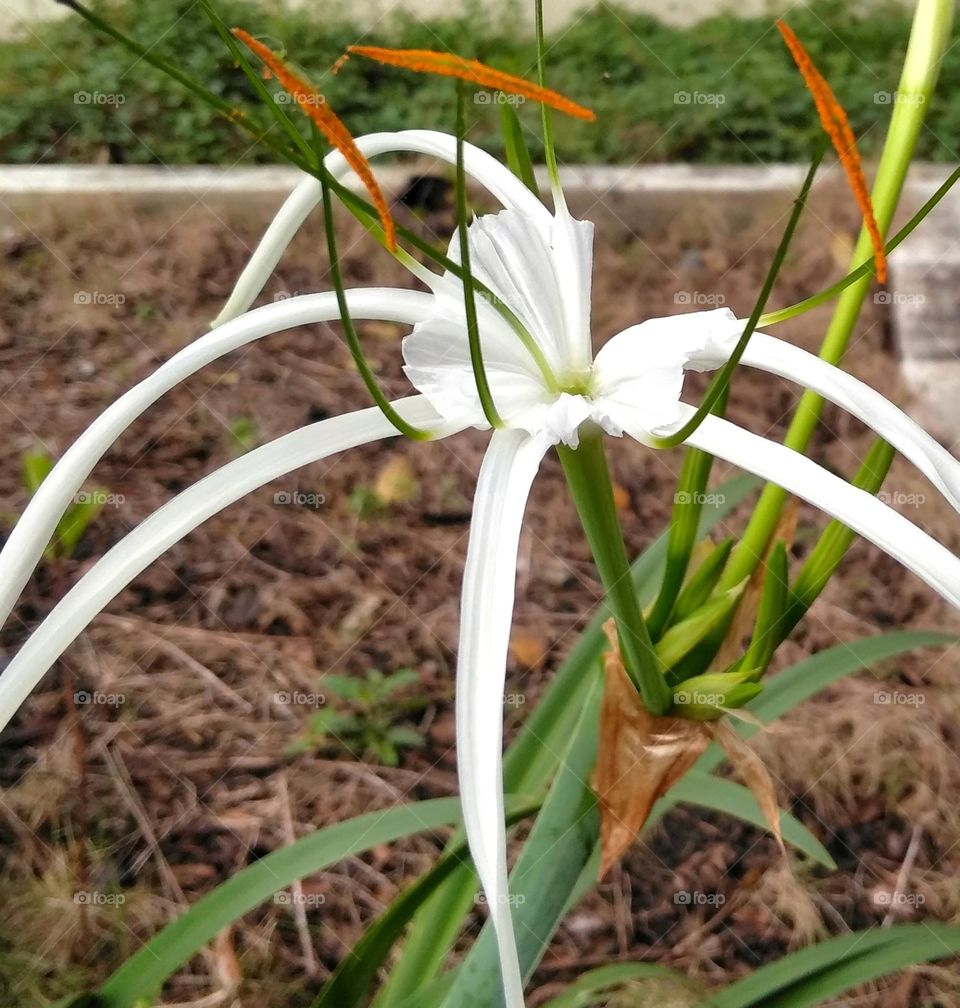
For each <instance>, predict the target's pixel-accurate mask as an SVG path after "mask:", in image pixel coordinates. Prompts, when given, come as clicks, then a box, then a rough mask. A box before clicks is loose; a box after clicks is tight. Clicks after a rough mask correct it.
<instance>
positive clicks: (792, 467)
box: [628, 407, 960, 606]
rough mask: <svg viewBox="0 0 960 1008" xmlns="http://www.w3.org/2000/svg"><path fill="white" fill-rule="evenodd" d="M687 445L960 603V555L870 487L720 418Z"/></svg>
mask: <svg viewBox="0 0 960 1008" xmlns="http://www.w3.org/2000/svg"><path fill="white" fill-rule="evenodd" d="M686 414H687V416H686V417H685V418H684V419H687V418H688V417H689V416H692V415H693V410H692V409H690V408H689V407H688V408H687V411H686ZM628 433H629V432H628ZM686 443H687V444H688V445H691V446H692V447H694V448H700V449H702V450H703V451H706V452H709V453H710V454H711V455H715V456H716V457H717V458H722V459H726V460H727V461H728V462H733V463H734V464H735V465H738V466H740V467H741V468H743V469H746V470H747V471H748V472H752V473H754V474H756V475H757V476H760V477H762V478H763V479H765V480H769V481H770V482H772V483H776V484H778V485H779V486H781V487H783V488H784V489H785V490H788V491H789V492H790V493H792V494H796V495H797V496H798V497H801V498H803V499H804V500H805V501H808V502H809V503H811V504H813V505H815V506H816V507H818V508H820V509H821V510H823V511H825V512H826V513H827V514H829V515H832V516H833V517H834V518H837V519H839V520H840V521H842V522H843V523H844V524H845V525H847V526H849V528H851V529H853V531H854V532H857V533H858V534H859V535H861V536H863V537H864V539H869V540H870V542H872V543H874V544H875V545H876V546H879V547H880V549H882V550H883V551H884V552H885V553H889V554H890V556H892V557H893V558H894V559H896V560H899V561H900V563H902V564H903V565H904V567H906V568H907V569H908V570H911V571H913V573H914V574H916V575H917V576H918V577H919V578H922V580H924V581H925V582H926V583H927V584H928V585H930V587H931V588H933V589H934V591H936V592H938V593H939V594H940V595H942V596H943V597H944V598H945V599H946V600H947V601H948V602H951V603H952V604H953V605H955V606H960V559H958V558H957V557H955V556H954V555H953V554H952V553H951V552H950V551H949V550H948V549H946V548H945V547H944V546H942V545H941V544H940V543H938V542H937V541H936V540H935V539H933V538H931V537H930V536H928V535H927V534H926V533H925V532H923V531H922V530H921V529H919V528H917V526H916V525H914V524H913V523H912V522H909V521H907V519H906V518H904V517H903V515H901V514H898V513H897V512H896V511H894V510H893V509H892V508H890V507H888V506H887V505H886V504H884V503H883V502H882V501H880V500H878V499H877V498H876V497H873V496H872V495H871V494H868V493H867V492H866V491H864V490H858V489H857V488H856V487H853V486H851V485H850V484H849V483H847V482H846V481H845V480H842V479H840V477H839V476H834V475H833V474H832V473H830V472H827V470H826V469H823V468H822V467H821V466H819V465H817V464H816V463H815V462H812V461H811V460H810V459H808V458H807V457H806V456H804V455H801V454H800V453H799V452H795V451H793V450H792V449H790V448H787V447H785V446H784V445H781V444H778V443H776V442H774V441H768V440H767V439H766V438H763V437H760V436H759V435H758V434H752V433H751V432H749V431H745V430H743V428H741V427H738V426H737V425H736V424H732V423H730V421H729V420H722V419H720V418H719V417H715V416H708V417H706V419H704V421H703V423H702V424H701V425H700V426H699V427H698V428H697V430H696V431H694V433H693V434H691V435H690V437H689V438H688V439H687V442H686Z"/></svg>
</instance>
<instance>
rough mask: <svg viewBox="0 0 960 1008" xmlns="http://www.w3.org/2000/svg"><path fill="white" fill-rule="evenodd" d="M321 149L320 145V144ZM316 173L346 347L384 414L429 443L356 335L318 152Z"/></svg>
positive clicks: (324, 170)
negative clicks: (397, 405)
mask: <svg viewBox="0 0 960 1008" xmlns="http://www.w3.org/2000/svg"><path fill="white" fill-rule="evenodd" d="M318 147H319V144H318ZM317 172H318V173H319V176H320V187H321V192H322V195H323V227H324V233H325V234H326V238H327V251H328V253H329V256H330V278H331V280H332V281H333V287H334V290H335V291H336V292H337V306H338V308H339V309H340V321H341V324H342V325H343V332H344V335H345V336H346V338H347V346H349V348H350V354H351V356H352V357H353V362H354V364H355V365H356V368H357V371H358V372H359V373H360V377H361V378H362V379H363V384H364V385H365V386H366V387H367V391H368V392H369V393H370V396H371V398H372V399H373V401H374V402H375V403H376V404H377V406H379V407H380V410H381V412H382V413H383V415H384V416H385V417H386V418H387V419H388V420H389V421H390V423H392V424H393V426H394V427H396V429H397V430H398V431H399V432H400V433H401V434H404V435H406V436H407V437H408V438H410V439H411V440H413V441H429V440H431V439H432V438H433V434H432V433H431V432H430V431H426V430H421V429H420V428H419V427H414V426H413V424H410V423H407V421H406V420H404V419H403V417H402V416H400V414H399V413H398V412H397V411H396V410H395V409H394V408H393V406H392V405H391V404H390V402H389V400H388V399H387V397H386V396H385V395H384V394H383V390H382V389H381V388H380V384H379V382H378V381H377V376H376V375H375V374H374V373H373V370H372V368H371V367H370V365H369V363H368V362H367V357H366V354H364V352H363V347H362V346H361V345H360V337H359V336H358V335H357V329H356V326H354V324H353V319H352V318H351V317H350V309H349V306H348V304H347V296H346V291H345V289H344V286H343V276H342V274H341V272H340V259H339V257H338V255H337V237H336V226H335V224H334V220H333V200H332V198H331V196H330V185H329V181H328V180H329V172H328V171H327V167H326V165H325V164H324V161H323V154H322V152H321V151H319V150H318V152H317Z"/></svg>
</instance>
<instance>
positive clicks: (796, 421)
mask: <svg viewBox="0 0 960 1008" xmlns="http://www.w3.org/2000/svg"><path fill="white" fill-rule="evenodd" d="M952 18H953V3H952V0H919V3H918V4H917V10H916V14H915V15H914V19H913V28H912V30H911V32H910V43H909V46H908V48H907V56H906V60H905V62H904V66H903V73H902V75H901V78H900V85H899V88H898V90H897V92H896V95H895V97H896V101H895V102H894V103H893V115H892V117H891V120H890V129H889V131H888V133H887V139H886V142H885V143H884V146H883V153H882V155H881V157H880V165H879V167H878V169H877V178H876V183H875V185H874V188H873V194H872V201H873V210H874V214H875V216H876V218H877V225H878V226H879V228H880V233H881V234H886V232H887V230H888V229H889V227H890V222H891V220H892V219H893V214H894V211H895V210H896V208H897V203H898V201H899V199H900V193H901V191H902V189H903V183H904V179H905V178H906V174H907V169H908V168H909V166H910V161H911V159H912V158H913V152H914V148H915V147H916V142H917V135H918V134H919V132H920V128H921V126H922V125H923V119H924V115H925V113H926V109H927V106H928V105H929V103H930V98H931V97H932V95H933V88H934V85H935V84H936V80H937V76H938V74H939V72H940V60H941V57H942V55H943V51H944V48H945V46H946V43H947V40H948V38H949V35H950V26H951V22H952ZM871 254H872V246H871V244H870V236H869V234H868V233H867V230H866V228H862V229H861V231H860V237H859V240H858V241H857V245H856V248H855V249H854V252H853V257H852V264H853V266H859V265H860V264H862V263H863V262H865V261H866V260H867V259H869V258H870V256H871ZM869 290H870V274H869V273H867V274H866V275H864V276H862V277H861V278H860V279H858V280H856V281H855V282H854V283H852V284H850V286H849V287H847V288H846V290H844V292H843V294H841V295H840V299H839V301H838V302H837V307H836V310H835V312H834V315H833V318H832V320H831V322H830V326H829V328H828V329H827V334H826V336H825V338H824V341H823V345H822V346H821V348H820V356H821V357H822V358H823V359H824V360H825V361H828V362H829V363H830V364H838V363H839V362H840V360H841V359H842V357H843V355H844V353H845V351H846V349H847V344H848V343H849V341H850V336H851V334H852V333H853V329H854V326H855V325H856V323H857V319H858V318H859V316H860V310H861V308H862V307H863V302H864V300H865V299H866V296H867V293H868V291H869ZM822 410H823V399H822V398H821V397H820V396H818V395H816V394H815V393H813V392H805V393H804V394H803V396H802V397H801V399H800V403H799V405H798V407H797V411H796V413H795V414H794V417H793V420H792V422H791V424H790V428H789V430H788V432H787V436H786V439H785V440H784V444H786V445H787V447H789V448H793V449H794V450H795V451H799V452H803V451H806V449H807V446H808V445H809V444H810V439H811V438H812V437H813V433H814V431H815V430H816V428H817V425H818V424H819V422H820V415H821V413H822ZM787 496H788V495H787V493H786V491H784V490H783V489H782V488H781V487H778V486H775V485H774V484H772V483H770V484H767V486H766V487H764V490H763V493H762V494H761V496H760V500H759V501H758V502H757V506H756V509H755V510H754V512H753V515H752V516H751V518H750V522H749V524H748V526H747V529H746V531H745V532H744V534H743V538H742V539H741V541H740V543H739V544H738V546H737V548H736V549H735V550H734V552H733V555H732V556H731V558H730V563H729V564H728V566H727V569H726V571H725V572H724V575H723V578H722V579H721V583H720V587H721V588H730V587H732V586H733V585H735V584H738V583H739V582H740V581H742V580H743V579H744V578H745V577H748V576H749V575H750V574H752V573H753V571H754V570H755V569H756V567H757V565H758V563H759V562H760V560H761V558H762V557H763V555H764V552H765V550H766V546H767V543H768V542H769V540H770V536H771V535H772V534H773V530H774V529H775V528H776V525H777V522H778V520H779V518H780V513H781V511H782V509H783V505H784V503H785V502H786V499H787Z"/></svg>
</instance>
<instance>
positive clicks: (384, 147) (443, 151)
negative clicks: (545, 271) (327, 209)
mask: <svg viewBox="0 0 960 1008" xmlns="http://www.w3.org/2000/svg"><path fill="white" fill-rule="evenodd" d="M357 146H358V147H359V148H360V150H361V151H362V152H363V155H364V157H367V158H373V157H377V156H378V155H380V154H390V153H397V152H400V153H411V154H425V155H427V156H430V157H435V158H439V159H440V160H441V161H446V162H447V163H448V164H456V160H457V146H456V139H455V138H454V137H452V136H450V135H448V134H446V133H440V132H437V131H434V130H402V131H400V132H398V133H370V134H367V135H366V136H362V137H357ZM326 165H327V168H328V169H329V171H330V172H331V174H332V175H333V176H334V177H335V178H337V179H342V178H344V177H345V176H346V175H349V174H350V172H351V171H352V169H351V168H350V166H349V165H348V164H347V161H346V159H345V158H344V156H343V155H342V154H341V153H340V152H339V151H333V152H332V153H330V154H329V155H327V158H326ZM463 165H464V170H465V171H466V174H467V175H469V176H470V177H471V178H473V179H475V180H476V181H477V182H479V183H480V184H481V185H483V186H484V187H485V188H486V189H487V190H488V191H489V192H490V193H491V195H493V196H494V197H496V199H497V200H498V201H499V202H500V203H502V204H503V206H505V207H509V208H512V209H516V210H520V211H522V212H523V213H524V214H525V215H526V216H527V217H528V218H529V220H530V221H531V222H532V223H534V224H536V225H537V226H538V227H539V228H540V229H541V230H542V232H543V233H544V234H546V233H548V230H549V227H550V221H551V220H552V218H551V215H550V213H549V211H548V210H547V208H546V207H545V206H544V205H543V204H542V203H541V202H540V201H539V200H538V199H537V198H536V197H535V196H534V195H533V194H532V193H531V192H530V190H529V189H527V187H526V186H525V185H524V184H523V183H522V182H521V181H520V180H519V179H518V178H517V177H516V175H514V174H513V172H511V171H510V169H509V168H506V167H505V166H504V165H502V164H501V163H500V162H499V161H497V159H496V158H494V157H491V156H490V155H489V154H487V153H486V151H483V150H481V149H480V148H479V147H475V146H474V145H473V144H470V143H466V144H464V147H463ZM320 198H321V193H320V183H319V182H318V181H317V180H316V179H315V178H313V177H312V176H307V177H305V178H304V180H303V181H302V182H300V183H299V184H298V185H297V187H296V189H294V190H293V192H292V193H291V194H290V196H289V197H287V201H286V202H285V203H284V205H283V206H282V207H281V208H280V212H279V213H278V214H277V216H276V217H275V218H274V220H273V223H271V225H270V227H269V228H268V229H267V232H266V234H265V235H264V236H263V240H262V241H261V242H260V244H259V245H258V246H257V248H256V250H255V251H254V253H253V255H252V256H251V258H250V261H249V262H248V263H247V265H246V268H245V269H244V271H243V273H241V275H240V279H239V280H238V281H237V284H236V287H235V288H234V290H233V293H232V294H231V295H230V298H229V299H228V301H227V303H226V305H224V307H223V310H222V311H221V312H220V314H219V315H218V316H217V319H216V321H215V322H214V325H221V324H222V323H224V322H226V321H227V320H228V319H231V318H234V317H236V316H237V315H239V314H240V313H241V312H243V311H246V309H247V308H249V307H250V305H251V304H253V301H254V299H255V298H256V296H257V295H258V294H259V293H260V291H261V290H263V285H264V284H265V283H266V282H267V279H268V278H269V277H270V275H271V274H272V273H273V271H274V269H275V268H276V265H277V263H278V262H279V261H280V257H281V256H282V255H283V252H284V249H286V247H287V245H289V244H290V241H291V240H292V238H293V236H294V235H295V234H296V233H297V231H298V230H299V229H300V226H301V225H302V224H303V222H304V221H305V220H306V219H307V217H308V216H309V215H310V212H311V211H312V210H313V208H314V207H315V206H317V204H318V203H319V202H320Z"/></svg>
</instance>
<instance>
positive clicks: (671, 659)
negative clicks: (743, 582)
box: [655, 588, 741, 668]
mask: <svg viewBox="0 0 960 1008" xmlns="http://www.w3.org/2000/svg"><path fill="white" fill-rule="evenodd" d="M740 595H741V590H740V589H739V588H731V589H730V590H729V591H726V592H724V593H723V594H722V595H717V596H716V597H715V598H712V599H710V600H709V601H707V602H705V603H704V604H703V605H702V606H701V607H700V608H699V609H698V610H697V611H696V612H695V613H694V614H693V615H692V616H689V617H688V618H687V619H685V620H683V621H682V622H681V623H675V624H674V625H673V626H672V627H670V629H669V630H667V632H666V633H665V634H664V635H663V636H662V637H661V638H660V640H659V641H657V645H656V649H655V650H656V652H657V656H658V657H659V658H660V661H662V662H663V664H664V666H665V667H666V668H673V666H675V665H676V664H677V663H678V662H680V661H681V660H682V659H683V658H685V657H686V656H687V655H688V654H689V653H690V652H691V651H692V650H693V649H694V648H695V647H696V646H697V645H698V644H700V643H701V642H702V641H703V640H705V639H706V638H707V637H709V636H710V635H711V634H712V633H713V632H714V631H715V630H716V629H717V627H720V626H723V625H724V624H725V623H726V621H727V619H728V618H729V616H730V614H731V613H732V612H733V609H734V607H735V606H736V605H737V602H739V600H740Z"/></svg>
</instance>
